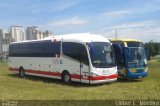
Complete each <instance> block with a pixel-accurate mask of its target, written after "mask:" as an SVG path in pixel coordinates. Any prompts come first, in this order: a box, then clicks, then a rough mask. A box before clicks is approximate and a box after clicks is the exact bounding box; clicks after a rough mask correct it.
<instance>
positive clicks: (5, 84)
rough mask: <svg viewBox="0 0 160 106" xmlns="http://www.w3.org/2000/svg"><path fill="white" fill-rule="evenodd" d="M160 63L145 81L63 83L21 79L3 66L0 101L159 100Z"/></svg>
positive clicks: (152, 67) (151, 65)
mask: <svg viewBox="0 0 160 106" xmlns="http://www.w3.org/2000/svg"><path fill="white" fill-rule="evenodd" d="M159 68H160V62H159V61H150V62H149V69H150V71H149V75H148V77H147V78H145V79H143V80H142V81H125V80H118V81H117V82H114V83H107V84H100V85H86V84H81V83H71V84H64V83H63V82H61V81H60V80H54V79H48V78H40V77H27V78H25V79H21V78H19V77H18V76H17V75H15V74H12V73H11V72H9V71H8V66H7V64H6V63H0V84H1V85H0V100H6V99H7V100H122V99H123V100H148V99H149V100H160V92H159V91H160V70H159Z"/></svg>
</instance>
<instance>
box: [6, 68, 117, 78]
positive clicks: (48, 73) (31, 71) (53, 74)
mask: <svg viewBox="0 0 160 106" xmlns="http://www.w3.org/2000/svg"><path fill="white" fill-rule="evenodd" d="M9 70H10V71H19V69H17V68H9ZM25 72H27V73H33V74H41V75H49V76H59V77H60V76H61V73H59V72H46V71H38V70H25ZM84 77H85V78H83V76H81V75H77V74H71V78H74V79H84V80H89V79H90V80H93V81H94V80H106V79H114V78H117V77H118V75H117V74H114V75H110V76H90V77H89V76H84Z"/></svg>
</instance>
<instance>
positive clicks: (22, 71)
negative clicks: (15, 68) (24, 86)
mask: <svg viewBox="0 0 160 106" xmlns="http://www.w3.org/2000/svg"><path fill="white" fill-rule="evenodd" d="M19 76H20V77H21V78H24V77H25V71H24V69H23V68H22V67H20V68H19Z"/></svg>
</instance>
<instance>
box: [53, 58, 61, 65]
mask: <svg viewBox="0 0 160 106" xmlns="http://www.w3.org/2000/svg"><path fill="white" fill-rule="evenodd" d="M52 63H53V64H54V65H55V64H63V60H61V59H53V60H52Z"/></svg>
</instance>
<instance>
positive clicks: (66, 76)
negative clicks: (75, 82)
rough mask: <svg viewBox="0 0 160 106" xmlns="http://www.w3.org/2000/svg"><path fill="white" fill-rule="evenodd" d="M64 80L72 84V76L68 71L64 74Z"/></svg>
mask: <svg viewBox="0 0 160 106" xmlns="http://www.w3.org/2000/svg"><path fill="white" fill-rule="evenodd" d="M62 80H63V82H65V83H70V82H71V76H70V74H69V72H67V71H66V72H64V73H63V74H62Z"/></svg>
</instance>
